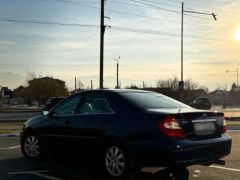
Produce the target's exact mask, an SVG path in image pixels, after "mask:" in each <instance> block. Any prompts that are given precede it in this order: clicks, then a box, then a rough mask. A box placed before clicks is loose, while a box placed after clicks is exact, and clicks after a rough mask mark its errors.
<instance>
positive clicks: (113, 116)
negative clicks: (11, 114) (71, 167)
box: [20, 90, 232, 179]
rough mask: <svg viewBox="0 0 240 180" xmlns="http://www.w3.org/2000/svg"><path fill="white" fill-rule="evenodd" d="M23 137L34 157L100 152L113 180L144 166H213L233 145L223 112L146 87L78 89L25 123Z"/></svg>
mask: <svg viewBox="0 0 240 180" xmlns="http://www.w3.org/2000/svg"><path fill="white" fill-rule="evenodd" d="M20 137H21V150H22V153H23V155H24V156H25V157H26V158H28V159H38V158H40V157H42V156H46V155H47V154H51V153H56V152H58V153H59V152H62V153H63V154H64V156H65V157H66V156H68V155H70V154H74V153H75V154H83V155H84V156H86V155H88V156H90V157H93V156H97V157H98V158H96V159H99V160H100V161H101V162H102V165H103V167H104V171H105V172H106V174H107V175H108V176H109V177H111V178H113V179H119V178H122V177H124V176H126V175H128V174H129V172H131V171H132V170H135V169H137V168H140V167H143V166H151V167H153V166H157V167H159V166H160V167H175V166H180V167H185V166H189V165H196V164H201V165H210V164H212V163H214V162H216V161H218V160H219V159H221V158H223V157H224V156H227V155H228V154H229V153H230V151H231V144H232V140H231V137H230V136H228V134H227V133H226V121H225V119H224V114H223V113H221V112H210V111H202V110H196V109H193V108H191V107H190V106H187V105H185V104H183V103H181V102H178V101H176V100H174V99H171V98H169V97H167V96H164V95H162V94H158V93H153V92H149V91H140V90H92V91H84V92H79V93H76V94H74V95H71V96H69V97H68V98H66V99H64V100H63V101H61V102H60V103H59V104H57V105H56V106H55V107H53V108H52V109H51V110H50V112H44V113H43V115H40V116H37V117H34V118H31V119H29V120H28V121H27V122H25V123H24V126H23V131H22V132H21V136H20ZM94 163H95V162H94ZM136 167H137V168H136Z"/></svg>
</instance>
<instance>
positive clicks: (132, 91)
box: [78, 89, 152, 93]
mask: <svg viewBox="0 0 240 180" xmlns="http://www.w3.org/2000/svg"><path fill="white" fill-rule="evenodd" d="M81 92H113V93H149V92H152V91H145V90H138V89H96V90H86V91H81ZM81 92H78V93H81Z"/></svg>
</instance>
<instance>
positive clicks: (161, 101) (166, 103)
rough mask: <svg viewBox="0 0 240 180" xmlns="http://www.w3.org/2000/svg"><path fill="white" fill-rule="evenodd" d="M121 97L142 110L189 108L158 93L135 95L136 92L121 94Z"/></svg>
mask: <svg viewBox="0 0 240 180" xmlns="http://www.w3.org/2000/svg"><path fill="white" fill-rule="evenodd" d="M121 95H122V96H123V97H124V98H125V99H127V100H128V101H130V102H131V103H133V104H134V105H136V106H137V107H140V108H142V109H152V108H153V109H154V108H189V106H187V105H185V104H183V103H181V102H179V101H176V100H174V99H172V98H169V97H167V96H164V95H162V94H158V93H151V92H150V93H148V92H147V93H145V92H144V93H143V92H140V93H138V92H137V93H136V92H134V93H133V92H129V93H121Z"/></svg>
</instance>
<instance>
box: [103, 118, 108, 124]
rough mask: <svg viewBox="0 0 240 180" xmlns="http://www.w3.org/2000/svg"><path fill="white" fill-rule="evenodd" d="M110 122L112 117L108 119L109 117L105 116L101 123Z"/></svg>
mask: <svg viewBox="0 0 240 180" xmlns="http://www.w3.org/2000/svg"><path fill="white" fill-rule="evenodd" d="M109 122H110V119H107V118H103V119H102V120H101V123H102V124H107V123H109Z"/></svg>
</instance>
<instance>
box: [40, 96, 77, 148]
mask: <svg viewBox="0 0 240 180" xmlns="http://www.w3.org/2000/svg"><path fill="white" fill-rule="evenodd" d="M80 100H81V94H76V95H73V96H70V97H68V98H67V99H65V100H64V101H62V102H61V103H60V104H58V105H57V106H56V107H55V108H54V109H53V110H52V111H51V112H50V113H49V114H48V115H47V116H46V117H45V118H46V120H45V121H43V122H42V124H41V128H40V129H39V134H40V136H41V139H42V141H43V142H44V143H45V144H47V147H49V148H50V149H56V148H57V149H58V150H62V149H66V148H68V147H69V146H70V144H69V143H70V141H69V138H70V137H69V135H70V132H69V129H68V127H67V126H68V123H69V122H70V121H71V120H72V119H74V118H75V113H76V108H77V106H78V105H79V102H80Z"/></svg>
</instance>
